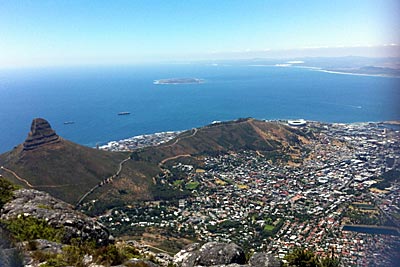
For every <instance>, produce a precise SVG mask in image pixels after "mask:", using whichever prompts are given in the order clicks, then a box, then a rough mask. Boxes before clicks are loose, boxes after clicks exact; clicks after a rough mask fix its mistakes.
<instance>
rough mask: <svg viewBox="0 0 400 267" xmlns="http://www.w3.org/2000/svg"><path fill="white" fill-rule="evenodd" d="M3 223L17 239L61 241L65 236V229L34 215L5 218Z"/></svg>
mask: <svg viewBox="0 0 400 267" xmlns="http://www.w3.org/2000/svg"><path fill="white" fill-rule="evenodd" d="M3 224H4V225H5V227H6V228H7V230H8V231H9V232H10V233H11V235H12V236H13V237H14V238H15V239H16V240H17V241H29V240H34V239H46V240H49V241H54V242H58V243H60V242H61V240H62V238H63V236H64V229H62V228H59V229H56V228H54V227H51V226H49V225H48V224H47V222H46V221H45V220H40V219H37V218H35V217H32V216H23V215H20V216H18V217H17V218H15V219H13V220H5V221H3Z"/></svg>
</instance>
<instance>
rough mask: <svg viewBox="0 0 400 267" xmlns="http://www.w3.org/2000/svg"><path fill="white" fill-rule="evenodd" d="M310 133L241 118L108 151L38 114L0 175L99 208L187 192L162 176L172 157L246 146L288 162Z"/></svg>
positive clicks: (1, 159) (2, 161)
mask: <svg viewBox="0 0 400 267" xmlns="http://www.w3.org/2000/svg"><path fill="white" fill-rule="evenodd" d="M310 138H312V134H310V135H305V134H304V133H302V132H301V131H299V130H298V129H294V128H291V127H288V126H285V125H283V124H281V123H276V122H265V121H259V120H254V119H239V120H236V121H231V122H223V123H216V124H212V125H208V126H205V127H201V128H197V129H192V130H189V131H186V132H183V133H182V134H180V135H179V136H178V137H176V138H175V139H173V140H171V141H169V142H168V143H166V144H162V145H159V146H156V147H148V148H145V149H140V150H136V151H133V152H132V153H127V152H124V153H123V152H107V151H102V150H98V149H93V148H88V147H84V146H81V145H78V144H75V143H73V142H70V141H68V140H65V139H63V138H62V137H60V136H58V135H57V134H56V133H55V132H54V130H53V129H51V127H50V124H49V123H48V122H47V121H46V120H44V119H34V120H33V122H32V127H31V132H30V133H29V135H28V137H27V139H26V141H25V142H24V143H23V144H21V145H19V146H17V147H16V148H15V149H13V150H12V151H9V152H7V153H4V154H2V155H0V166H2V169H1V170H0V174H1V175H3V176H4V177H5V178H7V179H9V180H10V181H12V182H14V183H17V184H19V185H21V186H23V187H26V188H33V189H38V190H42V191H46V192H48V193H50V194H51V195H53V196H55V197H57V198H60V199H62V200H64V201H66V202H69V203H71V204H76V203H78V201H79V200H81V202H80V204H83V203H87V202H88V201H89V200H96V204H97V211H98V212H100V211H103V210H104V209H107V208H110V207H114V206H120V205H126V204H129V203H132V202H133V201H137V200H154V199H163V198H170V197H180V196H182V194H183V193H182V192H180V191H178V190H176V189H173V188H172V187H168V186H167V185H163V184H159V183H158V180H157V177H159V176H160V175H163V172H164V171H165V170H164V167H165V166H166V165H168V164H170V163H171V162H174V161H177V160H184V159H185V160H192V161H198V162H200V161H201V158H202V157H204V156H207V155H215V154H221V153H227V152H234V151H242V150H253V151H258V152H259V153H262V154H264V155H265V156H267V157H270V158H271V159H273V160H284V161H288V160H293V159H296V158H299V157H300V153H301V145H302V144H303V143H307V142H309V139H310ZM289 155H290V156H289ZM83 196H84V197H83ZM82 197H83V198H82Z"/></svg>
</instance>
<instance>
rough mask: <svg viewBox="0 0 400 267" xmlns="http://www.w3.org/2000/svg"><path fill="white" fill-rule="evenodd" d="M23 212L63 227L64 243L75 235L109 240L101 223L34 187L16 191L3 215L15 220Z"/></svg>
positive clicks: (103, 243)
mask: <svg viewBox="0 0 400 267" xmlns="http://www.w3.org/2000/svg"><path fill="white" fill-rule="evenodd" d="M21 214H22V215H24V216H32V217H35V218H37V219H42V220H45V221H47V223H48V224H49V225H50V226H53V227H54V228H61V227H62V228H64V230H65V234H64V238H63V243H69V242H70V241H71V239H73V238H79V239H81V240H83V241H85V240H94V241H96V243H97V244H99V245H106V244H108V243H109V242H110V240H109V237H110V234H109V232H108V230H107V228H105V227H104V226H103V225H102V224H100V223H98V222H96V221H95V220H94V219H92V218H90V217H88V216H86V215H84V214H82V213H80V212H78V211H75V210H74V209H73V206H72V205H70V204H67V203H65V202H63V201H61V200H58V199H56V198H54V197H52V196H50V195H49V194H47V193H45V192H41V191H37V190H33V189H19V190H16V191H14V199H13V200H11V201H9V202H8V203H6V204H5V205H4V206H3V209H2V210H1V217H0V218H1V219H2V220H12V219H13V218H16V217H18V216H21Z"/></svg>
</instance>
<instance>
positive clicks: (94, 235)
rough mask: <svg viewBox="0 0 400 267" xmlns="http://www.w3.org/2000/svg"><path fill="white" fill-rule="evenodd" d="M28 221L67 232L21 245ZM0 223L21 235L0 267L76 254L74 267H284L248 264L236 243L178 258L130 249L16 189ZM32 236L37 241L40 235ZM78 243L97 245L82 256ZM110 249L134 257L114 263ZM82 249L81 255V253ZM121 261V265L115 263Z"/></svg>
mask: <svg viewBox="0 0 400 267" xmlns="http://www.w3.org/2000/svg"><path fill="white" fill-rule="evenodd" d="M24 218H34V219H35V220H37V221H38V222H45V223H46V224H47V225H48V227H50V228H52V229H58V230H62V231H61V233H62V235H61V236H60V238H59V239H57V240H46V239H42V238H34V239H32V240H18V238H21V231H23V230H24V229H22V230H21V229H19V230H18V231H19V232H18V231H17V232H15V231H16V230H15V229H16V226H15V225H16V222H18V221H20V220H21V219H24ZM0 219H1V223H2V224H1V225H0V226H1V227H2V228H4V229H6V228H7V227H9V228H7V229H8V230H9V231H10V232H11V233H12V234H14V235H17V234H18V236H14V239H16V241H20V242H16V243H15V242H14V243H15V244H14V245H11V242H6V243H5V241H2V242H3V243H4V244H3V245H2V246H0V266H13V267H14V266H15V267H17V266H42V265H43V264H45V265H44V266H68V264H67V263H68V262H67V261H66V260H65V259H68V260H71V257H72V256H73V254H74V253H75V254H77V256H76V259H74V260H75V262H74V264H69V265H71V266H74V265H76V264H79V266H91V267H101V266H121V267H122V266H150V267H156V266H179V267H191V266H221V267H222V266H232V267H233V266H247V267H252V266H253V267H261V266H274V267H275V266H281V262H279V261H278V260H277V259H276V258H274V257H273V256H271V255H270V254H267V253H255V254H254V255H253V256H252V257H251V258H250V260H248V261H247V260H246V256H245V252H244V251H243V249H242V248H241V247H239V246H237V245H236V244H233V243H230V244H226V243H217V242H209V243H205V244H203V245H201V244H198V243H194V244H191V245H189V246H187V247H186V248H184V249H183V250H181V251H180V252H179V253H177V254H176V255H175V256H174V257H170V256H168V255H165V254H164V255H161V254H155V253H152V252H149V251H146V250H141V249H140V246H139V247H135V246H134V245H132V243H131V244H130V245H129V246H130V247H129V246H128V245H127V243H122V242H118V241H115V240H114V239H113V238H112V236H111V235H110V234H109V232H108V230H107V229H106V228H105V227H104V226H103V225H102V224H100V223H98V222H96V221H95V220H94V219H92V218H90V217H88V216H86V215H84V214H82V213H80V212H77V211H75V210H74V209H73V206H72V205H70V204H67V203H65V202H63V201H61V200H58V199H56V198H54V197H51V196H50V195H49V194H47V193H44V192H41V191H37V190H33V189H18V190H15V191H14V192H13V197H12V199H11V200H10V201H8V202H7V203H6V204H4V206H3V207H2V209H1V213H0ZM10 225H11V226H12V227H10ZM26 227H28V226H26ZM29 227H31V226H29ZM2 228H0V230H1V234H2V240H3V239H4V238H3V237H5V236H7V235H8V234H7V233H5V232H4V231H3V229H2ZM32 229H33V228H32ZM32 229H31V228H29V229H28V228H27V229H26V230H27V231H33V230H32ZM46 229H47V228H46ZM13 231H14V232H13ZM35 231H38V234H37V235H40V234H41V232H40V231H42V230H40V229H39V230H37V229H36V228H35ZM39 232H40V233H39ZM42 232H43V231H42ZM16 233H17V234H16ZM28 234H29V235H30V236H32V237H37V235H35V233H28ZM76 240H79V242H80V244H87V243H85V242H92V243H94V244H95V245H96V249H94V248H93V249H91V250H88V249H87V248H82V252H80V251H79V249H78V248H81V247H79V246H76V245H75V246H72V245H71V244H73V243H74V242H76ZM128 243H129V242H128ZM110 247H112V248H115V249H119V250H124V251H125V252H126V251H130V254H129V253H125V254H124V255H125V257H124V258H120V259H117V260H116V259H115V257H114V258H112V260H109V259H108V258H105V255H102V254H110V253H111V252H110V251H112V250H110ZM72 248H73V249H72ZM18 250H19V251H20V256H19V258H18V256H17V254H18V253H17V252H18ZM77 250H78V252H79V253H77ZM99 251H100V253H99ZM68 253H71V255H68ZM112 253H116V252H112ZM66 254H67V255H66ZM92 254H93V255H92ZM120 254H121V253H119V254H118V253H116V254H115V255H117V256H120ZM61 255H64V256H61ZM112 256H113V255H112ZM63 260H64V261H63ZM78 261H79V262H78ZM118 261H119V263H118V264H114V263H116V262H118ZM46 264H47V265H46Z"/></svg>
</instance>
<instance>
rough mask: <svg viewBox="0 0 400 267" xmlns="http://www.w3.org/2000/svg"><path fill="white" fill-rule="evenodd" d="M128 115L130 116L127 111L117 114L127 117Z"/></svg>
mask: <svg viewBox="0 0 400 267" xmlns="http://www.w3.org/2000/svg"><path fill="white" fill-rule="evenodd" d="M129 114H131V113H130V112H128V111H123V112H119V113H118V115H129Z"/></svg>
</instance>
